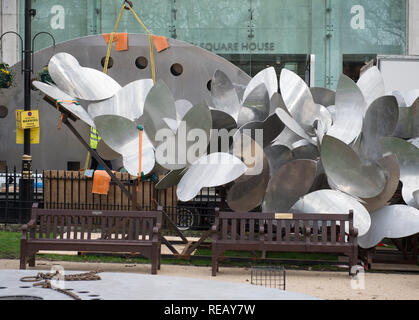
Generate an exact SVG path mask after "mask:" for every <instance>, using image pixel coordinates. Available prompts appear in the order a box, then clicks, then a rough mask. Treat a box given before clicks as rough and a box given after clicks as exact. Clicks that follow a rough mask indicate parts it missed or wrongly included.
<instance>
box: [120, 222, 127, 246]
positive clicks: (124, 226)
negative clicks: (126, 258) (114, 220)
mask: <svg viewBox="0 0 419 320" xmlns="http://www.w3.org/2000/svg"><path fill="white" fill-rule="evenodd" d="M126 223H127V218H125V217H124V218H122V233H121V240H127V238H126V236H125V233H126Z"/></svg>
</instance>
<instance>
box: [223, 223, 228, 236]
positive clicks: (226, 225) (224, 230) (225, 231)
mask: <svg viewBox="0 0 419 320" xmlns="http://www.w3.org/2000/svg"><path fill="white" fill-rule="evenodd" d="M222 230H223V237H222V239H223V240H227V230H228V220H227V219H222Z"/></svg>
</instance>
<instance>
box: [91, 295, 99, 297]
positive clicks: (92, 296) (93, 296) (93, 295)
mask: <svg viewBox="0 0 419 320" xmlns="http://www.w3.org/2000/svg"><path fill="white" fill-rule="evenodd" d="M89 297H99V295H98V294H89Z"/></svg>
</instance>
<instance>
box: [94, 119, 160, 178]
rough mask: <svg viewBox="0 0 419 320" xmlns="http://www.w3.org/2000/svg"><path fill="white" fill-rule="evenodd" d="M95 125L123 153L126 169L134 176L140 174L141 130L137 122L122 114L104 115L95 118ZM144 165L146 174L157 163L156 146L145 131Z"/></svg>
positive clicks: (112, 146)
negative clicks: (121, 115)
mask: <svg viewBox="0 0 419 320" xmlns="http://www.w3.org/2000/svg"><path fill="white" fill-rule="evenodd" d="M94 121H95V125H96V128H97V130H98V131H99V134H100V136H101V137H102V139H103V140H104V142H105V143H106V144H107V145H108V146H109V147H110V148H111V149H113V150H114V151H116V152H118V153H120V154H121V155H122V160H123V164H124V167H125V169H126V170H127V171H128V172H129V173H130V174H131V175H133V176H138V175H139V172H138V171H139V161H140V159H139V158H140V157H139V154H140V131H139V130H138V128H137V125H136V123H135V122H133V121H131V120H129V119H127V118H124V117H120V116H115V115H103V116H98V117H96V118H95V120H94ZM141 163H142V166H141V171H142V172H143V173H144V174H148V173H150V172H151V171H152V170H153V168H154V165H155V156H154V148H153V145H152V144H151V142H150V140H149V139H148V137H147V134H146V133H145V132H144V133H143V142H142V161H141Z"/></svg>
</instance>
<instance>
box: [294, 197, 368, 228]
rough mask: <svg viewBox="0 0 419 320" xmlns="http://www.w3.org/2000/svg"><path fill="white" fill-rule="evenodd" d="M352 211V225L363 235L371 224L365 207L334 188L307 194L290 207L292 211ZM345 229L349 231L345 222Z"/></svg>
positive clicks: (331, 212)
mask: <svg viewBox="0 0 419 320" xmlns="http://www.w3.org/2000/svg"><path fill="white" fill-rule="evenodd" d="M350 210H353V212H354V227H355V228H357V229H358V235H359V236H361V235H364V234H366V233H367V232H368V230H369V229H370V226H371V218H370V214H369V213H368V211H367V209H365V207H364V206H363V205H362V204H360V203H359V202H358V201H357V200H356V199H355V198H353V197H351V196H349V195H347V194H345V193H343V192H340V191H335V190H320V191H315V192H313V193H310V194H307V195H306V196H304V197H303V198H301V199H300V200H299V201H298V202H297V203H296V204H294V205H293V206H292V208H291V211H292V212H294V213H325V214H327V213H330V214H336V213H344V214H347V213H349V211H350ZM345 230H346V232H347V233H349V223H346V224H345Z"/></svg>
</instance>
